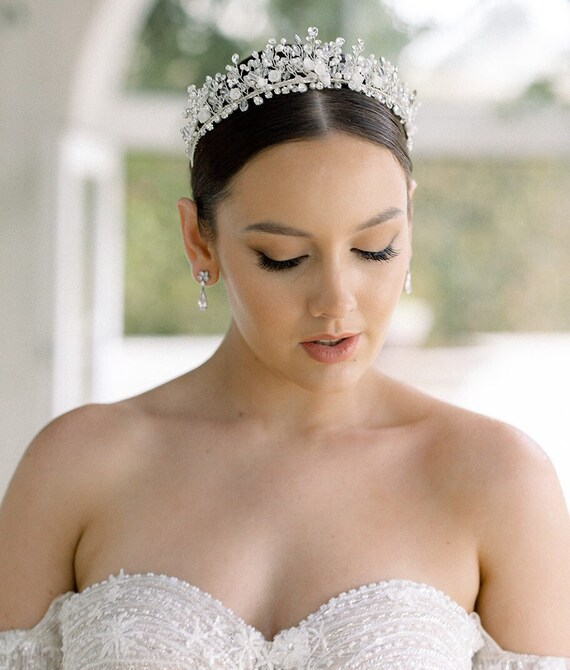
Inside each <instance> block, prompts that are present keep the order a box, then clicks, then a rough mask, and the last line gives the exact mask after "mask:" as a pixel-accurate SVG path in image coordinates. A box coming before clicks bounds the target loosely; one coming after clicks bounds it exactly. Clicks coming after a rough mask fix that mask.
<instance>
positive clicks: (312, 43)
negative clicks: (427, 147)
mask: <svg viewBox="0 0 570 670" xmlns="http://www.w3.org/2000/svg"><path fill="white" fill-rule="evenodd" d="M318 33H319V31H318V29H317V28H315V27H309V28H308V30H307V37H306V38H305V42H304V43H303V40H302V39H301V37H299V35H295V40H294V43H293V44H287V40H286V39H285V38H284V37H283V38H281V39H280V40H279V42H277V40H275V39H273V38H272V39H270V40H268V42H267V44H266V46H265V47H264V49H263V50H262V51H260V52H259V51H254V52H253V53H252V54H251V57H250V58H249V59H248V61H247V63H242V64H241V65H240V59H239V54H237V53H235V54H233V55H232V58H231V65H226V68H225V69H226V73H225V74H222V73H220V72H218V73H216V75H215V76H214V77H211V76H209V75H208V76H207V77H206V81H205V83H204V84H203V85H202V86H201V87H200V88H198V87H197V86H196V85H195V84H192V85H190V86H189V87H188V104H187V107H186V110H185V112H184V117H185V118H186V119H187V122H186V123H185V125H184V126H183V127H182V128H181V133H182V137H183V139H184V142H185V144H186V153H187V154H188V156H189V158H190V164H191V165H193V161H194V151H195V149H196V144H197V143H198V140H199V139H200V138H201V137H203V136H204V135H205V134H206V133H207V132H208V131H210V130H212V129H213V127H214V124H215V123H219V122H220V121H221V120H222V119H225V118H227V117H228V116H229V115H230V114H232V113H233V112H235V111H246V110H247V109H248V108H249V101H250V100H253V103H254V104H255V105H261V104H262V103H263V101H264V99H269V98H271V97H272V96H273V95H274V94H275V95H278V94H281V93H285V94H287V93H290V92H293V93H304V92H306V91H308V90H314V89H317V90H322V89H324V88H341V87H342V86H348V88H350V89H351V90H353V91H359V92H362V93H364V94H365V95H367V96H369V97H374V98H376V99H377V100H378V101H379V102H381V103H382V104H384V105H386V107H388V108H389V109H391V110H392V111H393V112H394V114H396V116H398V118H399V119H400V122H401V123H402V125H403V126H404V130H405V132H406V138H407V145H408V148H409V149H410V150H411V149H412V136H413V135H414V133H415V131H416V128H415V126H414V123H413V122H414V118H415V115H416V111H417V108H418V103H417V101H416V92H415V91H410V90H409V89H408V86H407V85H406V84H405V83H403V82H401V81H400V79H399V77H398V70H397V68H396V67H394V66H393V65H392V64H391V63H389V62H388V61H387V60H386V59H385V58H376V56H375V55H374V54H371V55H370V56H368V57H364V56H363V55H362V52H363V51H364V42H363V41H362V40H361V39H358V40H357V43H356V44H355V45H354V46H353V47H352V53H345V52H343V51H342V47H343V45H344V43H345V40H344V39H343V38H342V37H337V38H336V40H334V41H331V42H323V41H321V40H319V39H318V37H317V36H318Z"/></svg>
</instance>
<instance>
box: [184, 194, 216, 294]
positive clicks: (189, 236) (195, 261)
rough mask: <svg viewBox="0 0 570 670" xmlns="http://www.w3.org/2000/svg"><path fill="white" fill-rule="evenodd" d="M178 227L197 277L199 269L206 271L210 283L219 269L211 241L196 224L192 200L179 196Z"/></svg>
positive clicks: (196, 214)
mask: <svg viewBox="0 0 570 670" xmlns="http://www.w3.org/2000/svg"><path fill="white" fill-rule="evenodd" d="M177 207H178V214H179V215H180V227H181V230H182V239H183V241H184V249H185V251H186V256H187V258H188V260H189V261H190V265H191V266H192V271H193V274H194V275H195V276H196V277H197V276H198V273H199V272H200V271H202V272H203V271H208V273H209V276H210V278H211V280H213V281H212V282H211V283H215V282H216V281H217V280H218V276H219V271H218V267H217V263H216V261H215V258H214V256H213V254H212V249H211V243H210V242H208V241H206V240H204V238H203V237H202V235H201V234H200V228H199V226H198V210H197V207H196V203H195V202H194V200H190V198H180V199H179V200H178V203H177Z"/></svg>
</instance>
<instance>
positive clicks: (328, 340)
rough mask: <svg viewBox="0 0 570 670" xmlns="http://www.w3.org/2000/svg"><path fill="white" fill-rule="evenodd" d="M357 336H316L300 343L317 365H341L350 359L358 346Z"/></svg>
mask: <svg viewBox="0 0 570 670" xmlns="http://www.w3.org/2000/svg"><path fill="white" fill-rule="evenodd" d="M358 338H359V335H358V334H356V335H350V334H348V335H330V334H324V335H317V336H316V337H314V338H312V339H311V340H307V341H305V342H301V345H302V346H303V348H304V349H305V351H306V352H307V353H308V354H309V356H310V357H311V358H312V359H313V360H315V361H317V362H318V363H341V362H342V361H346V360H347V359H348V358H350V357H351V356H352V355H353V354H354V352H355V350H356V347H357V345H358Z"/></svg>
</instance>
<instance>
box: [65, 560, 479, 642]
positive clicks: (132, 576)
mask: <svg viewBox="0 0 570 670" xmlns="http://www.w3.org/2000/svg"><path fill="white" fill-rule="evenodd" d="M151 578H153V579H158V580H160V581H168V582H171V583H173V584H176V585H177V586H179V587H180V588H182V589H188V590H191V591H193V592H194V593H196V594H198V595H199V596H200V597H202V598H205V599H206V600H207V601H209V602H213V603H215V604H216V605H217V606H218V607H219V608H221V610H222V611H224V612H225V613H227V614H228V615H229V616H231V617H232V618H233V619H234V620H235V621H237V622H238V623H239V624H240V625H241V626H243V627H245V628H246V629H247V630H249V631H251V632H252V634H254V635H256V636H257V637H259V638H260V639H261V640H262V642H263V643H265V644H266V645H273V644H274V643H275V641H276V640H277V639H278V638H280V637H282V636H285V635H287V634H293V633H294V632H297V631H300V630H301V629H302V628H303V627H304V626H306V625H307V624H309V623H310V622H311V621H313V619H316V618H317V617H318V616H320V615H322V614H323V612H325V611H327V610H328V609H331V608H332V607H333V606H335V605H336V604H337V603H340V602H342V601H343V600H344V599H346V598H347V597H348V596H354V595H356V594H361V593H364V592H366V591H371V590H374V589H379V590H384V589H385V588H386V587H389V586H390V585H398V584H399V585H402V586H403V585H406V586H412V587H414V588H420V587H421V588H424V589H427V590H428V591H429V592H430V593H432V594H433V595H435V596H437V597H438V598H439V599H440V600H442V601H443V602H445V603H446V605H447V606H448V607H450V608H451V609H452V610H454V611H455V612H456V613H458V614H459V615H460V616H463V617H466V618H467V619H469V620H474V621H475V624H476V625H477V624H478V622H479V615H478V614H477V612H475V611H473V612H467V610H466V609H465V608H464V607H463V606H462V605H460V604H459V603H458V602H457V601H456V600H454V599H453V598H452V597H451V596H450V595H449V594H448V593H446V592H445V591H442V590H441V589H439V588H437V587H436V586H433V585H432V584H428V583H427V582H420V581H416V580H413V579H405V578H400V577H393V578H389V579H381V580H379V581H375V582H368V583H366V584H361V585H360V586H356V587H353V588H350V589H347V590H346V591H341V592H340V593H337V594H336V595H334V596H331V597H330V598H329V599H328V600H327V601H326V602H324V603H322V604H321V605H319V606H318V607H317V609H315V610H313V611H312V612H310V613H309V614H307V616H306V617H305V618H303V619H302V620H301V621H299V622H298V623H297V624H295V625H293V626H289V627H287V628H282V629H281V630H279V631H277V632H276V633H275V635H274V636H273V638H271V639H268V638H266V637H265V635H264V634H263V633H262V632H261V630H260V629H259V628H257V627H256V626H254V625H252V624H250V623H248V622H247V621H245V619H243V618H242V617H241V616H240V615H239V614H237V613H236V612H234V610H233V609H232V608H231V607H228V606H227V605H225V604H224V603H223V602H222V601H221V600H220V599H219V598H216V597H215V596H214V595H212V594H211V593H210V592H209V591H205V590H204V589H201V588H200V587H199V586H196V585H195V584H191V583H190V582H188V581H186V580H185V579H181V578H179V577H174V576H172V575H166V574H163V573H156V572H138V573H127V572H125V571H124V569H123V568H121V569H120V570H119V572H118V573H112V574H110V575H109V576H108V577H106V578H105V579H102V580H100V581H98V582H94V583H93V584H89V585H88V586H86V587H85V588H84V589H82V590H81V591H77V592H72V593H71V594H70V596H71V598H76V597H80V596H84V595H86V594H88V593H90V592H91V591H96V590H98V589H101V588H104V587H106V586H110V585H112V584H113V583H114V582H116V581H118V580H128V581H132V580H143V579H151Z"/></svg>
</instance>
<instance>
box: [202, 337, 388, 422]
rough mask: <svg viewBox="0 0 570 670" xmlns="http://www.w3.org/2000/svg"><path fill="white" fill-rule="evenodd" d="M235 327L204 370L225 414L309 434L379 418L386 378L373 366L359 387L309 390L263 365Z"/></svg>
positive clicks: (355, 385) (216, 399)
mask: <svg viewBox="0 0 570 670" xmlns="http://www.w3.org/2000/svg"><path fill="white" fill-rule="evenodd" d="M236 330H237V329H236V328H235V327H232V328H230V330H229V332H228V334H227V335H226V337H225V338H224V340H223V342H222V344H221V345H220V347H219V349H218V350H217V351H216V353H215V354H214V356H213V357H212V358H211V359H210V360H209V361H207V362H206V363H205V364H204V365H203V366H202V368H201V374H204V376H205V377H207V378H208V380H209V381H208V384H209V385H210V387H211V388H215V389H216V393H215V400H213V402H216V404H217V405H218V406H220V407H223V409H224V414H226V412H227V414H229V415H231V416H233V417H238V416H239V417H244V418H246V417H247V418H249V419H252V420H254V421H256V422H259V423H260V425H264V426H266V427H267V428H268V430H270V431H271V432H272V433H273V434H280V435H303V434H304V435H309V434H311V433H315V432H323V431H324V432H330V431H337V430H342V429H349V428H353V427H356V426H362V425H363V421H364V420H365V418H366V417H368V416H370V415H371V412H372V411H373V407H374V412H375V414H378V412H379V410H380V407H378V404H377V398H375V397H374V396H375V395H376V396H377V395H378V392H377V391H373V388H374V387H376V384H377V382H378V379H379V378H381V375H380V374H379V373H378V372H377V371H376V370H375V369H373V368H371V369H369V370H367V371H366V372H365V373H364V375H363V376H362V377H361V378H360V379H359V380H358V381H357V382H355V383H352V384H350V385H348V386H344V387H341V388H340V389H339V388H335V389H332V390H331V385H330V383H328V384H327V383H326V382H323V385H322V388H320V387H317V388H314V387H313V388H311V389H307V388H304V387H303V386H301V385H299V384H298V383H295V382H294V381H291V379H288V378H286V377H284V376H283V375H281V374H279V372H278V371H275V370H273V369H270V368H269V367H268V366H266V365H264V364H263V362H261V361H260V360H259V359H258V358H257V357H256V356H255V355H254V353H253V352H252V351H251V349H250V348H249V346H248V345H247V344H246V343H245V342H244V341H243V339H242V338H241V335H239V333H237V332H236Z"/></svg>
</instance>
